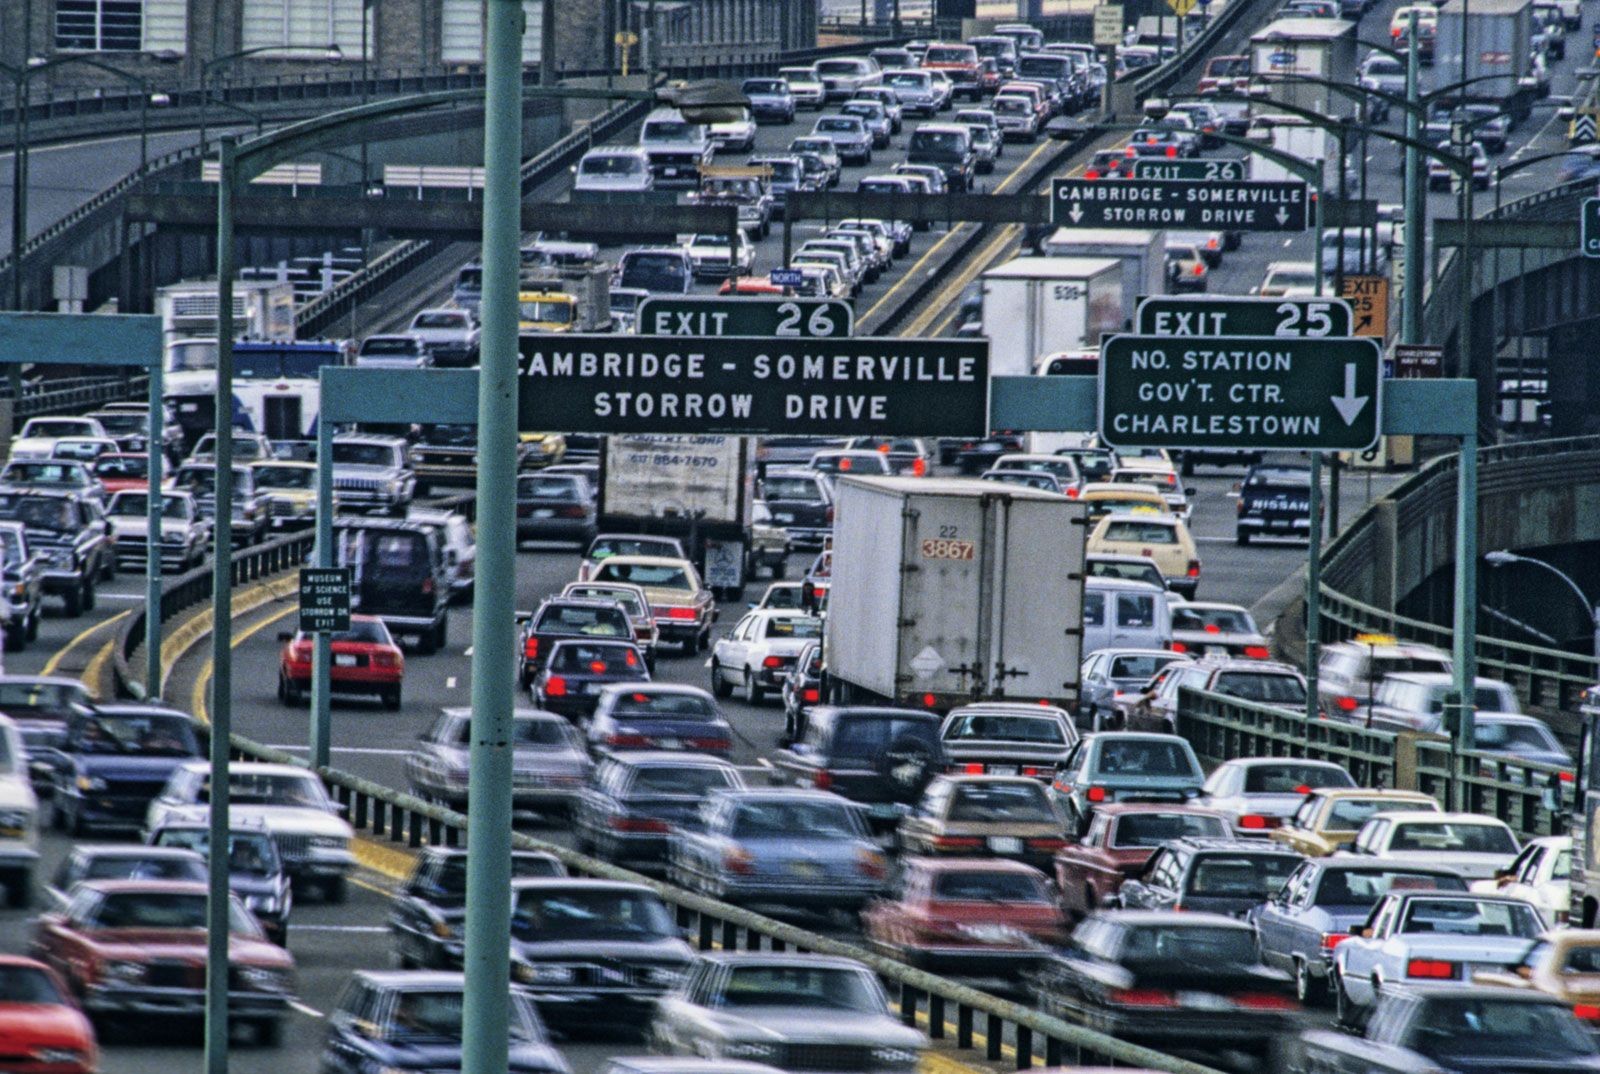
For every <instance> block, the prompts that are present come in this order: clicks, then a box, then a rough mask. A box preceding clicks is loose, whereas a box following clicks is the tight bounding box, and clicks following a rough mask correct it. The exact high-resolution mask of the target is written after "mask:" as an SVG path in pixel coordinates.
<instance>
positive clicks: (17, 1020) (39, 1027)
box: [0, 1003, 94, 1050]
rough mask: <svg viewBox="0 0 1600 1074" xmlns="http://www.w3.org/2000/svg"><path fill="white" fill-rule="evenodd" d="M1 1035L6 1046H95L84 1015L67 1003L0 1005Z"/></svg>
mask: <svg viewBox="0 0 1600 1074" xmlns="http://www.w3.org/2000/svg"><path fill="white" fill-rule="evenodd" d="M0 1038H3V1039H4V1040H5V1041H6V1042H7V1045H8V1046H10V1047H13V1048H14V1047H15V1046H17V1045H23V1046H24V1049H26V1047H27V1046H29V1045H31V1046H35V1047H51V1046H55V1047H64V1048H79V1049H83V1048H88V1049H91V1050H92V1049H93V1047H94V1043H93V1042H94V1037H93V1034H92V1033H90V1031H89V1022H88V1020H87V1019H85V1018H84V1016H83V1014H82V1013H81V1012H79V1011H78V1010H77V1009H75V1008H73V1007H69V1006H67V1005H66V1004H64V1003H6V1004H3V1005H0Z"/></svg>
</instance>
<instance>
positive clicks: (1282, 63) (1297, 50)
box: [1250, 5, 1476, 115]
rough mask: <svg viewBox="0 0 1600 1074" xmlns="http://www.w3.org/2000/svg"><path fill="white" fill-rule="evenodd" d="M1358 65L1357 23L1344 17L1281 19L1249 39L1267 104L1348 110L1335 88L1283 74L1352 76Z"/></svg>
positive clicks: (1257, 84) (1258, 87)
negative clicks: (1278, 102)
mask: <svg viewBox="0 0 1600 1074" xmlns="http://www.w3.org/2000/svg"><path fill="white" fill-rule="evenodd" d="M1474 6H1476V5H1474ZM1355 66H1356V24H1355V23H1353V22H1346V21H1345V20H1344V19H1314V18H1287V19H1277V20H1275V21H1273V22H1271V23H1268V24H1267V26H1266V27H1265V28H1264V29H1262V30H1261V31H1260V32H1258V33H1256V34H1255V35H1254V36H1253V37H1251V38H1250V86H1251V90H1252V92H1253V93H1264V94H1265V98H1266V100H1267V101H1268V102H1269V103H1270V102H1271V101H1275V100H1276V101H1283V102H1284V103H1285V104H1290V105H1294V106H1295V107H1298V108H1309V109H1310V110H1311V111H1313V112H1321V113H1322V114H1323V115H1327V114H1329V113H1332V112H1342V111H1348V110H1349V107H1350V104H1349V101H1348V100H1347V99H1346V98H1345V97H1344V96H1343V95H1342V94H1340V93H1339V92H1337V91H1336V90H1333V89H1330V88H1329V87H1327V86H1324V85H1318V84H1317V83H1315V82H1306V81H1296V80H1295V79H1294V78H1292V77H1284V76H1295V75H1298V76H1304V77H1306V78H1313V79H1322V80H1324V81H1331V82H1339V81H1349V79H1350V77H1351V75H1350V72H1352V71H1354V70H1355ZM1274 76H1278V77H1274Z"/></svg>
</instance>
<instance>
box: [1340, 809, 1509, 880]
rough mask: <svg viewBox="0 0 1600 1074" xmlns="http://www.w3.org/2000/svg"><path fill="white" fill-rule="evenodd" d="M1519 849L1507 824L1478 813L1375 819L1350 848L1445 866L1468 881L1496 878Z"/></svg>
mask: <svg viewBox="0 0 1600 1074" xmlns="http://www.w3.org/2000/svg"><path fill="white" fill-rule="evenodd" d="M1520 849H1521V847H1520V846H1519V845H1518V844H1517V837H1516V836H1515V835H1513V834H1512V832H1511V829H1510V827H1509V826H1507V824H1506V823H1505V821H1502V820H1496V819H1495V818H1493V817H1485V816H1480V815H1479V814H1477V813H1441V812H1438V811H1436V810H1426V809H1424V810H1409V811H1405V812H1399V811H1396V812H1386V813H1377V814H1374V815H1373V816H1372V817H1370V818H1369V819H1368V820H1367V822H1366V823H1365V824H1363V825H1362V826H1361V830H1360V831H1359V832H1357V833H1356V838H1355V841H1354V842H1353V843H1351V845H1350V852H1351V853H1352V854H1370V855H1372V856H1373V857H1376V858H1381V859H1383V860H1384V861H1388V862H1400V863H1405V864H1410V865H1442V866H1444V867H1446V868H1449V869H1454V870H1456V871H1457V872H1459V873H1460V874H1461V875H1462V876H1464V877H1466V878H1467V879H1468V880H1486V879H1488V878H1490V877H1492V876H1494V874H1495V873H1496V872H1499V871H1500V870H1502V869H1505V868H1507V867H1509V866H1510V864H1511V862H1512V859H1514V858H1515V857H1516V856H1517V852H1518V851H1519V850H1520Z"/></svg>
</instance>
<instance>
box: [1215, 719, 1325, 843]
mask: <svg viewBox="0 0 1600 1074" xmlns="http://www.w3.org/2000/svg"><path fill="white" fill-rule="evenodd" d="M1202 689H1204V687H1202ZM1355 785H1356V782H1355V780H1353V779H1351V778H1350V773H1349V772H1347V771H1345V770H1344V769H1343V768H1341V767H1340V766H1339V765H1336V764H1334V763H1333V762H1331V761H1308V760H1306V759H1305V758H1303V757H1239V758H1235V759H1234V760H1231V761H1227V762H1225V763H1223V764H1222V765H1220V766H1218V767H1217V769H1216V770H1215V771H1213V772H1212V773H1211V777H1210V778H1209V779H1207V780H1206V783H1205V786H1204V787H1202V788H1201V789H1200V797H1199V799H1198V800H1196V802H1195V805H1197V806H1200V807H1202V808H1204V809H1210V810H1214V811H1215V812H1218V813H1221V814H1222V815H1223V816H1225V817H1227V818H1228V823H1229V824H1230V825H1232V827H1233V834H1234V835H1236V836H1239V837H1240V838H1250V837H1252V836H1253V837H1255V838H1259V839H1265V838H1267V837H1268V836H1269V835H1270V834H1271V829H1273V828H1278V827H1281V826H1282V825H1283V822H1284V821H1285V820H1287V819H1288V818H1289V817H1292V816H1294V812H1295V810H1297V809H1299V808H1300V803H1301V802H1304V801H1305V798H1306V795H1307V794H1309V793H1311V791H1312V790H1315V789H1318V788H1322V787H1354V786H1355Z"/></svg>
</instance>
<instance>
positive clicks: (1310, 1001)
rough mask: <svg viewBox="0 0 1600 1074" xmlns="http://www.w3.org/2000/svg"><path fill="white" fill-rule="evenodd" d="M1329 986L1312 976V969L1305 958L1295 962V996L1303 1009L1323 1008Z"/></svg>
mask: <svg viewBox="0 0 1600 1074" xmlns="http://www.w3.org/2000/svg"><path fill="white" fill-rule="evenodd" d="M1327 991H1328V986H1327V984H1326V983H1325V982H1323V981H1319V980H1317V979H1316V978H1315V977H1313V976H1311V967H1310V966H1308V965H1307V964H1306V960H1305V959H1303V958H1297V959H1295V960H1294V995H1295V998H1296V999H1298V1000H1299V1001H1300V1004H1301V1006H1303V1007H1317V1006H1321V1004H1322V1002H1323V1000H1324V999H1326V998H1327Z"/></svg>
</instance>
